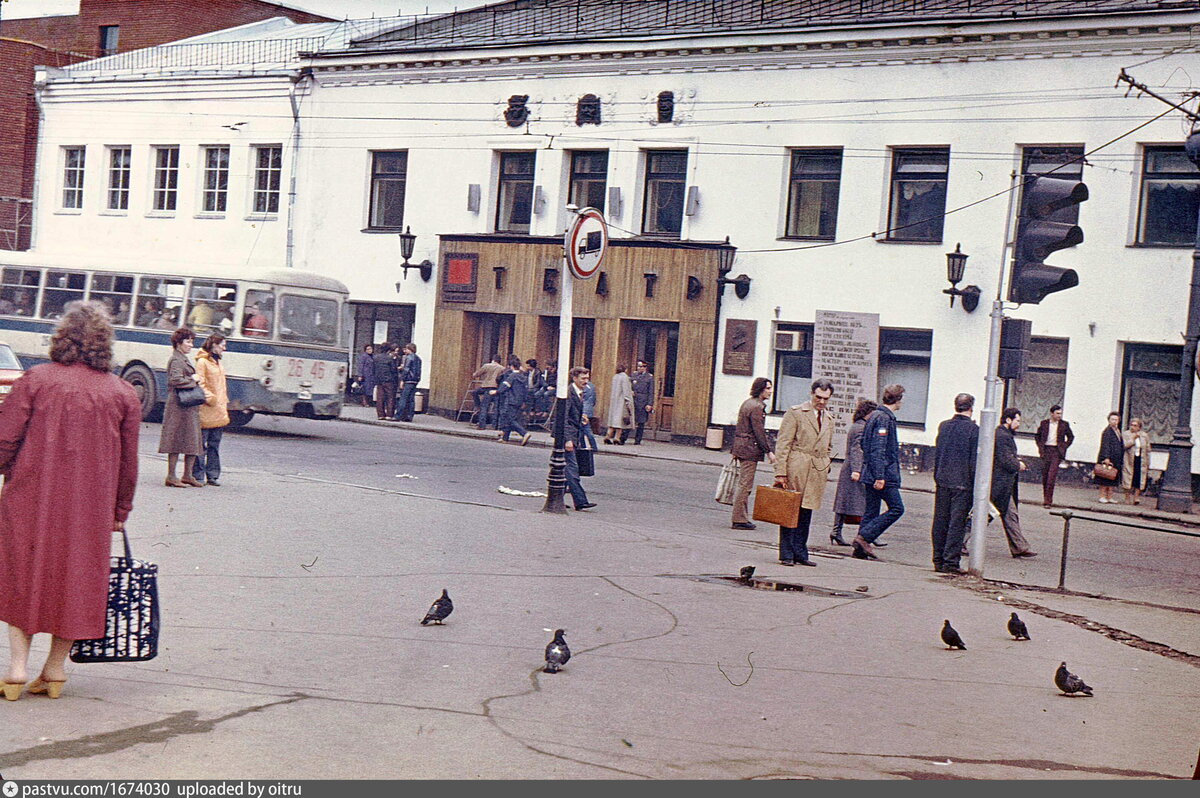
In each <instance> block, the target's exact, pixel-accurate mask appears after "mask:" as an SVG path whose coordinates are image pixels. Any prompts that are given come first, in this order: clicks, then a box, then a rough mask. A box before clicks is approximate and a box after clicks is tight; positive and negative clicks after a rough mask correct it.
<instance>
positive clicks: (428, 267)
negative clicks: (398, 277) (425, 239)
mask: <svg viewBox="0 0 1200 798" xmlns="http://www.w3.org/2000/svg"><path fill="white" fill-rule="evenodd" d="M416 243H417V237H416V236H415V235H413V231H412V229H411V228H409V227H405V228H404V232H403V233H401V234H400V255H401V256H402V257H403V258H404V263H403V264H402V265H401V268H403V269H404V279H405V280H407V279H408V270H409V269H419V270H420V272H421V279H422V280H424V281H425V282H429V278H431V277H433V263H432V262H431V261H428V260H423V261H421V262H420V263H409V262H408V259H409V258H411V257H412V254H413V247H414V246H416ZM397 290H399V289H397Z"/></svg>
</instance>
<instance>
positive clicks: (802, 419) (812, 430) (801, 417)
mask: <svg viewBox="0 0 1200 798" xmlns="http://www.w3.org/2000/svg"><path fill="white" fill-rule="evenodd" d="M831 396H833V383H832V382H830V381H829V380H827V379H824V378H821V379H817V380H814V381H813V384H812V396H811V397H810V398H809V400H808V401H807V402H805V403H804V404H802V405H795V406H794V407H791V408H789V409H788V411H787V413H785V414H784V416H783V423H782V424H781V425H780V427H779V437H778V438H777V439H776V441H775V486H776V487H779V488H787V489H788V490H791V491H795V492H797V493H799V494H800V518H799V520H798V521H797V523H796V526H794V527H786V526H781V527H779V562H780V563H781V564H782V565H795V564H796V563H799V564H800V565H808V566H812V567H815V566H816V563H815V562H812V561H811V560H809V558H808V525H809V522H810V521H811V520H812V513H813V510H819V509H821V498H822V497H823V496H824V495H825V482H826V480H828V479H829V467H830V464H831V463H832V462H833V422H834V419H833V415H832V414H831V413H829V412H828V410H827V409H826V408H828V407H829V397H831Z"/></svg>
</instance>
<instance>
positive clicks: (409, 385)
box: [396, 341, 421, 421]
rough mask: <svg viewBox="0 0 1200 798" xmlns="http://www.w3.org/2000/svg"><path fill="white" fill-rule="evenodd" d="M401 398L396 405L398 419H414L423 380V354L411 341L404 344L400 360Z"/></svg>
mask: <svg viewBox="0 0 1200 798" xmlns="http://www.w3.org/2000/svg"><path fill="white" fill-rule="evenodd" d="M399 379H400V399H399V401H398V402H397V405H396V420H397V421H412V420H413V415H415V414H416V398H417V384H418V383H419V382H420V381H421V356H420V355H418V354H417V345H416V344H414V343H412V342H411V341H410V342H409V343H407V344H405V345H404V358H403V359H402V360H401V362H400V375H399Z"/></svg>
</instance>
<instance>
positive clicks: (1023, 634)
mask: <svg viewBox="0 0 1200 798" xmlns="http://www.w3.org/2000/svg"><path fill="white" fill-rule="evenodd" d="M1008 633H1009V634H1010V635H1012V636H1013V637H1014V638H1016V639H1017V640H1028V639H1029V630H1028V629H1026V628H1025V622H1024V621H1022V620H1021V619H1020V618H1018V617H1017V614H1016V613H1015V612H1014V613H1013V614H1012V617H1011V618H1009V619H1008Z"/></svg>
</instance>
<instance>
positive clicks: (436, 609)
mask: <svg viewBox="0 0 1200 798" xmlns="http://www.w3.org/2000/svg"><path fill="white" fill-rule="evenodd" d="M452 612H454V602H453V601H451V600H450V594H449V593H447V592H446V589H445V588H442V595H441V598H439V599H438V600H437V601H435V602H433V604H432V605H431V606H430V607H429V612H427V613H425V617H424V618H422V619H421V625H422V626H425V625H426V624H429V623H436V624H439V625H440V624H441V623H442V621H444V620H446V617H447V616H448V615H450V613H452Z"/></svg>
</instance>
